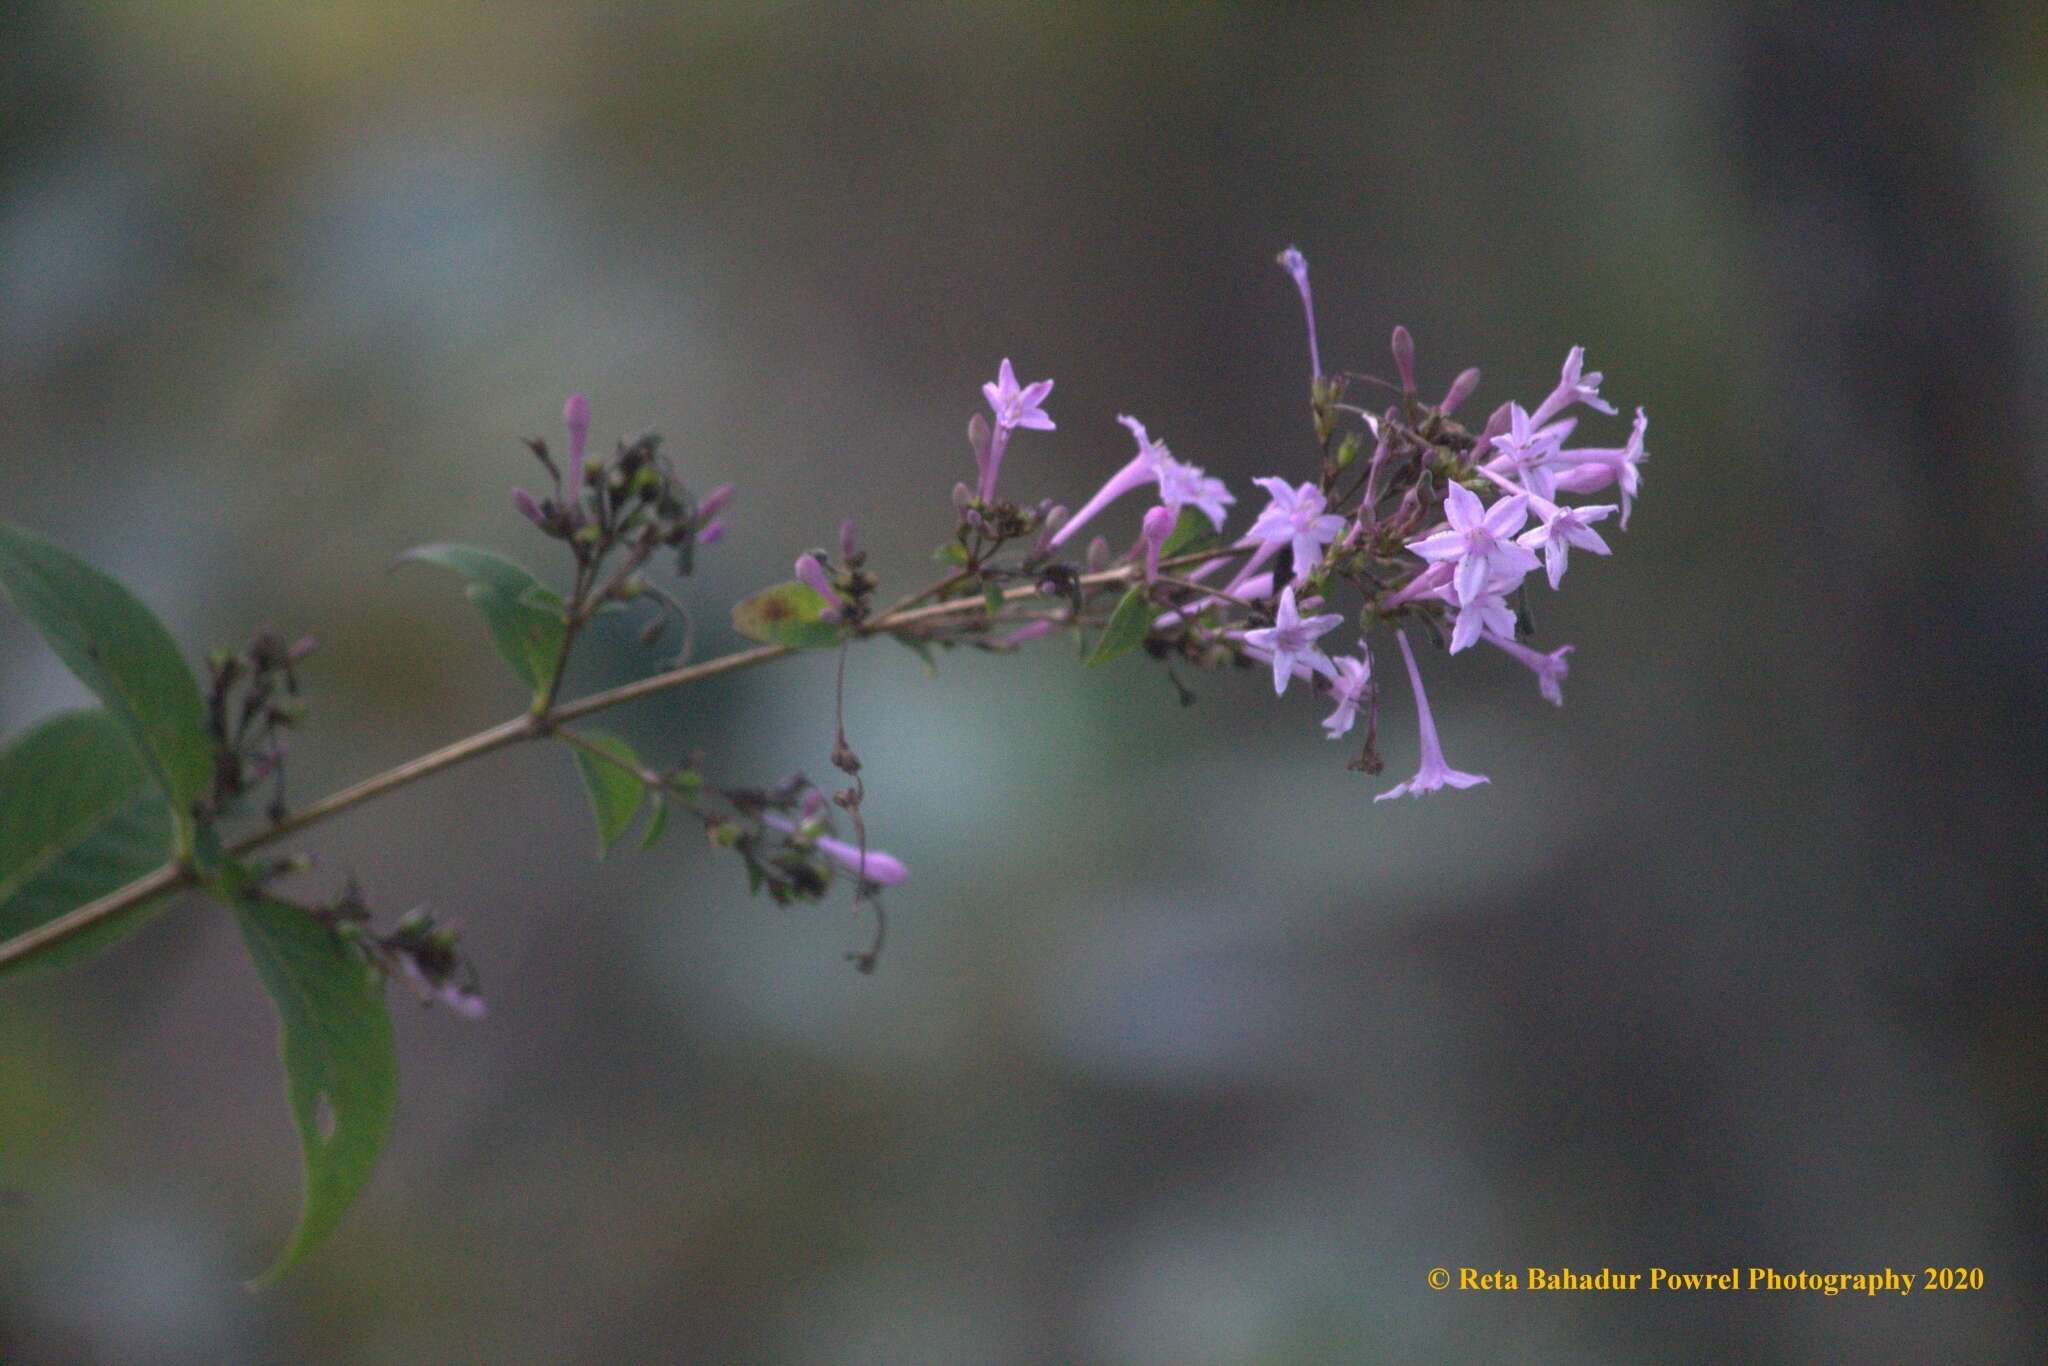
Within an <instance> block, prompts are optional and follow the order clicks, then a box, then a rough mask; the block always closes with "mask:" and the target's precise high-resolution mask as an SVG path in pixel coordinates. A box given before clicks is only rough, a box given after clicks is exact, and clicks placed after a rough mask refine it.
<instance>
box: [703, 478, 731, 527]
mask: <svg viewBox="0 0 2048 1366" xmlns="http://www.w3.org/2000/svg"><path fill="white" fill-rule="evenodd" d="M732 495H733V486H732V485H731V484H720V485H718V486H717V487H716V488H714V489H712V490H711V492H709V493H707V494H705V495H704V496H703V497H702V498H699V499H698V500H697V516H698V517H700V518H704V519H707V520H708V519H710V518H712V517H716V516H717V515H718V514H719V513H721V512H723V511H725V505H726V504H727V503H730V502H731V501H732Z"/></svg>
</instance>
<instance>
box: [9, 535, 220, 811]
mask: <svg viewBox="0 0 2048 1366" xmlns="http://www.w3.org/2000/svg"><path fill="white" fill-rule="evenodd" d="M0 593H5V595H6V596H7V597H9V598H10V599H12V600H13V602H14V605H15V607H16V608H18V609H19V610H20V612H21V614H22V615H23V616H25V617H27V618H28V619H29V621H30V623H31V624H33V625H34V626H35V628H36V629H37V630H38V631H40V632H42V634H43V639H44V640H46V641H48V642H49V645H50V648H51V649H52V650H54V651H56V653H57V657H58V658H59V659H61V660H63V661H64V663H65V665H66V667H68V668H69V669H70V670H71V672H72V673H74V674H77V675H78V678H79V680H80V681H81V682H83V683H84V684H85V686H86V687H88V688H90V689H92V691H93V692H94V693H95V694H96V695H97V696H98V697H99V699H100V701H101V702H102V703H104V704H105V705H106V709H107V714H108V715H109V716H111V717H112V718H113V719H114V720H115V721H116V722H117V723H119V725H120V727H121V729H122V731H123V732H124V733H125V734H126V735H127V737H128V739H129V740H130V741H131V742H132V743H133V744H134V745H135V747H136V748H137V749H138V750H139V751H140V752H141V755H142V759H143V763H144V766H145V769H146V771H147V772H148V774H149V776H150V777H151V778H152V779H154V780H155V782H156V784H157V785H158V786H159V787H161V788H162V789H163V791H164V794H165V795H166V796H167V797H169V798H170V801H171V806H172V807H173V808H174V810H175V811H176V812H177V816H178V819H179V820H180V821H183V820H184V819H186V813H187V812H189V811H190V810H191V807H192V801H193V799H194V798H196V797H198V796H200V795H202V794H203V793H205V792H206V790H207V789H208V788H209V787H210V786H211V785H212V783H213V741H212V740H211V739H210V738H209V737H208V735H207V733H206V716H205V711H204V708H203V706H202V704H201V703H200V700H199V685H198V684H197V683H195V682H194V681H193V679H192V670H191V669H190V668H189V667H188V666H187V665H186V663H185V658H184V656H183V655H181V654H179V653H178V645H177V642H176V641H174V640H172V639H171V636H170V633H169V632H168V631H166V630H164V628H163V625H162V623H160V622H159V621H157V619H156V618H155V617H154V616H152V615H151V614H150V611H149V609H148V608H147V607H144V606H143V605H142V604H141V603H140V602H138V601H137V600H136V599H135V596H134V595H133V594H131V593H130V592H129V591H128V590H127V589H125V588H123V587H122V586H121V585H120V584H118V583H116V582H115V581H114V580H113V579H110V578H108V577H107V576H106V575H105V574H102V573H101V572H100V571H99V570H97V569H95V568H93V567H92V566H91V565H89V564H87V563H86V562H85V561H83V560H81V559H78V558H77V557H76V556H74V555H72V554H70V553H69V552H67V551H64V550H60V549H58V548H57V547H56V546H54V545H52V544H50V543H49V542H48V541H46V540H44V539H43V538H42V537H40V536H36V535H34V534H32V533H30V532H27V531H23V530H21V529H20V528H19V527H13V526H8V525H6V524H4V523H0Z"/></svg>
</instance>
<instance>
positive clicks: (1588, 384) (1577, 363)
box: [1530, 346, 1614, 427]
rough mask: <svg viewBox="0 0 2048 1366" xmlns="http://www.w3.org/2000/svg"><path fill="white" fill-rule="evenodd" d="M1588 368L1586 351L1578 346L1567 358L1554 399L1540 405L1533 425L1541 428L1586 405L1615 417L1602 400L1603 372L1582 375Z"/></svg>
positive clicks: (1553, 394) (1606, 402)
mask: <svg viewBox="0 0 2048 1366" xmlns="http://www.w3.org/2000/svg"><path fill="white" fill-rule="evenodd" d="M1585 365H1586V348H1585V347H1583V346H1574V347H1573V348H1572V349H1571V350H1570V351H1569V352H1567V353H1566V354H1565V358H1564V370H1563V372H1562V373H1561V374H1560V375H1559V377H1558V381H1557V387H1556V388H1555V389H1552V390H1551V391H1550V397H1548V398H1546V399H1544V400H1543V402H1541V403H1539V404H1537V405H1536V411H1535V412H1534V413H1532V414H1531V415H1530V421H1532V422H1534V423H1535V424H1536V425H1537V426H1538V427H1541V426H1542V425H1543V424H1544V423H1546V422H1548V421H1549V420H1550V419H1551V418H1553V417H1556V416H1557V415H1558V414H1559V413H1561V412H1563V411H1564V410H1565V409H1567V408H1569V407H1571V406H1572V405H1573V404H1574V403H1583V404H1585V405H1586V406H1587V407H1588V408H1591V409H1592V410H1593V411H1594V412H1596V413H1606V414H1608V415H1609V416H1612V415H1613V413H1614V405H1613V404H1612V403H1609V402H1608V401H1607V400H1606V399H1604V398H1602V397H1600V378H1601V376H1600V372H1599V371H1598V370H1595V371H1594V372H1593V373H1592V374H1590V375H1587V374H1582V373H1581V371H1583V370H1584V368H1585Z"/></svg>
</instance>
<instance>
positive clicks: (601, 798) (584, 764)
mask: <svg viewBox="0 0 2048 1366" xmlns="http://www.w3.org/2000/svg"><path fill="white" fill-rule="evenodd" d="M583 738H584V739H586V740H588V741H589V742H590V743H591V744H593V745H595V746H596V747H597V748H599V749H601V750H603V751H604V752H605V753H606V754H609V755H610V756H611V757H612V758H613V759H615V760H617V761H618V762H617V763H608V762H606V761H605V760H603V759H600V758H598V757H597V756H596V755H594V754H587V753H585V752H584V751H583V750H581V749H578V750H576V751H575V753H576V771H577V772H578V773H580V774H581V775H582V776H583V790H584V792H585V793H587V794H588V795H589V797H590V813H591V815H593V816H595V817H597V856H598V857H599V858H603V857H604V856H605V854H606V853H607V852H608V851H609V850H610V849H611V847H612V846H613V845H614V844H616V843H618V840H619V836H621V835H623V834H625V833H626V827H627V826H629V825H631V824H632V823H633V817H634V816H635V815H637V814H638V813H639V810H640V803H641V801H642V800H643V799H644V798H645V797H646V795H647V787H646V785H645V784H643V783H642V782H641V781H640V779H639V777H638V776H637V775H638V773H639V771H640V760H639V758H638V757H637V756H636V755H635V754H634V753H633V747H632V746H631V745H629V744H627V743H626V742H625V741H624V740H621V739H619V738H618V737H617V736H616V735H604V734H598V733H593V732H588V731H586V732H584V735H583ZM621 765H623V767H621Z"/></svg>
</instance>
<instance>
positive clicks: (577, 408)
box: [562, 394, 590, 515]
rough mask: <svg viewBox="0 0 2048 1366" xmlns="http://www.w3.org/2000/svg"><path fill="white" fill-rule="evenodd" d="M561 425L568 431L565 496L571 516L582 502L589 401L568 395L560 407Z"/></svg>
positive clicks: (575, 395) (588, 430)
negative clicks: (567, 485) (567, 484)
mask: <svg viewBox="0 0 2048 1366" xmlns="http://www.w3.org/2000/svg"><path fill="white" fill-rule="evenodd" d="M562 424H563V425H564V426H566V427H567V428H568V429H569V489H568V492H567V494H566V495H565V497H566V501H567V502H568V504H569V511H570V513H571V514H572V515H573V514H574V513H575V512H576V510H577V509H578V508H579V507H581V506H582V502H583V444H584V442H585V441H586V440H587V439H588V438H589V436H590V400H589V399H587V398H585V397H583V395H581V394H571V395H569V401H568V402H566V403H564V404H563V405H562Z"/></svg>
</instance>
